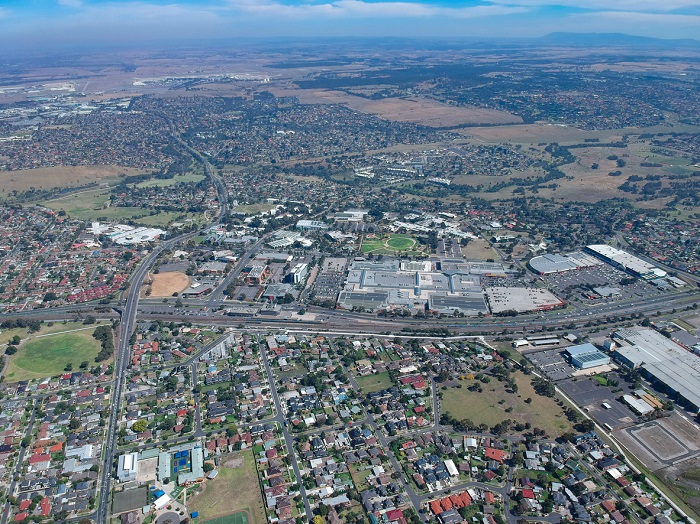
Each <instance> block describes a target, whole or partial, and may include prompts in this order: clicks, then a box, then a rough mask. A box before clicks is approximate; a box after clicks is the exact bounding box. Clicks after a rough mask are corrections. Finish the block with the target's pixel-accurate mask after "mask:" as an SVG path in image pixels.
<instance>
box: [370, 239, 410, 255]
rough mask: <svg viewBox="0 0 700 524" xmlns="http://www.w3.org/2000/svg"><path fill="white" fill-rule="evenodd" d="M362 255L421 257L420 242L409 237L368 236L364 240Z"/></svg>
mask: <svg viewBox="0 0 700 524" xmlns="http://www.w3.org/2000/svg"><path fill="white" fill-rule="evenodd" d="M361 249H362V253H364V254H369V253H372V254H374V255H396V254H404V255H419V254H422V253H423V251H422V250H421V249H420V247H419V246H418V241H417V240H416V239H415V238H413V237H411V236H409V235H388V236H379V237H373V236H367V237H364V238H363V239H362V248H361Z"/></svg>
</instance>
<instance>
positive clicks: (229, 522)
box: [203, 511, 248, 524]
mask: <svg viewBox="0 0 700 524" xmlns="http://www.w3.org/2000/svg"><path fill="white" fill-rule="evenodd" d="M203 522H206V524H248V513H247V512H245V511H239V512H237V513H234V514H232V515H226V516H224V517H216V518H214V519H209V520H206V521H203Z"/></svg>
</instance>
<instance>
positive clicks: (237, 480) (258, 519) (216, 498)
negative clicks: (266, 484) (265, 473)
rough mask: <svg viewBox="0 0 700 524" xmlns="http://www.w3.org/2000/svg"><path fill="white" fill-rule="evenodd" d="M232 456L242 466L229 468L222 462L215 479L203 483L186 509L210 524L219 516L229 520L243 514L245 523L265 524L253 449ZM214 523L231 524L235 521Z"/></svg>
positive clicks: (189, 500)
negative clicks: (236, 458)
mask: <svg viewBox="0 0 700 524" xmlns="http://www.w3.org/2000/svg"><path fill="white" fill-rule="evenodd" d="M231 457H234V458H235V457H238V458H243V464H242V465H239V466H238V467H228V466H227V465H226V464H227V460H226V459H223V460H222V466H221V467H220V468H219V474H218V475H217V477H216V478H215V479H214V480H208V481H206V483H205V484H204V490H203V491H202V492H201V493H199V494H197V495H195V496H194V497H193V498H192V499H188V501H187V502H188V508H189V510H190V511H198V512H199V516H200V519H201V520H200V522H201V521H206V522H211V520H210V519H215V518H219V517H226V518H227V519H230V517H232V516H234V515H232V514H234V513H236V512H242V511H246V512H247V513H248V517H249V520H248V521H247V523H248V524H267V518H266V517H265V510H264V509H263V503H262V494H261V493H260V485H259V484H258V473H257V471H256V469H255V461H254V460H253V450H252V449H248V450H245V451H242V452H241V453H240V454H236V455H234V456H231ZM216 522H217V524H226V523H231V524H232V523H233V522H234V521H232V520H226V521H221V520H219V521H216ZM237 524H238V523H237Z"/></svg>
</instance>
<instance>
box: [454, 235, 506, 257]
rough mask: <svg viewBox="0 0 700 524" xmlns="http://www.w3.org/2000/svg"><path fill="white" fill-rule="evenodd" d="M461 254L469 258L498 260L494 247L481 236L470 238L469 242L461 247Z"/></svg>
mask: <svg viewBox="0 0 700 524" xmlns="http://www.w3.org/2000/svg"><path fill="white" fill-rule="evenodd" d="M462 254H463V255H464V256H465V257H467V258H468V259H469V260H488V259H491V260H500V258H501V257H500V256H499V255H498V253H497V252H496V250H495V249H493V248H492V247H491V244H489V243H488V242H487V241H486V240H484V239H483V238H476V239H474V240H470V241H469V243H468V244H467V245H466V246H465V247H463V248H462Z"/></svg>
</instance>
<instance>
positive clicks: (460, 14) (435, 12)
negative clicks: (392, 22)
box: [228, 0, 527, 18]
mask: <svg viewBox="0 0 700 524" xmlns="http://www.w3.org/2000/svg"><path fill="white" fill-rule="evenodd" d="M228 5H229V6H230V7H231V8H232V9H234V10H236V11H240V12H243V13H248V14H253V15H265V16H273V17H276V18H280V17H309V16H332V17H339V18H342V17H358V18H394V17H408V18H419V17H431V16H435V17H440V16H443V17H445V16H446V17H457V18H473V17H482V16H498V15H509V14H517V13H522V12H525V11H526V10H527V7H525V6H508V5H481V6H472V7H440V6H434V5H428V4H423V3H419V2H365V1H362V0H334V1H331V2H326V3H320V4H319V3H308V4H302V5H289V4H282V3H279V2H276V1H274V0H261V1H255V0H231V1H230V2H229V3H228Z"/></svg>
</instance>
